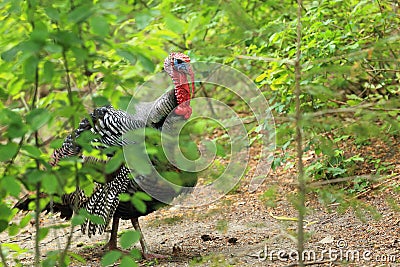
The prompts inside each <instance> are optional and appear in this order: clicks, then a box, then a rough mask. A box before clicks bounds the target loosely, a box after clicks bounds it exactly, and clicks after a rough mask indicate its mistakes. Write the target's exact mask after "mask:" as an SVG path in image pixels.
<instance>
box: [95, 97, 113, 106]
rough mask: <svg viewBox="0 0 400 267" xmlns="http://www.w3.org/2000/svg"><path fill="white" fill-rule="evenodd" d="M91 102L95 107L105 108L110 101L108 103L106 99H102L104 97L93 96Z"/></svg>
mask: <svg viewBox="0 0 400 267" xmlns="http://www.w3.org/2000/svg"><path fill="white" fill-rule="evenodd" d="M92 100H93V103H94V104H95V105H96V106H97V107H102V106H107V105H109V104H110V101H108V98H107V97H104V96H95V97H93V98H92Z"/></svg>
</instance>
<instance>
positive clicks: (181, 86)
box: [172, 71, 194, 119]
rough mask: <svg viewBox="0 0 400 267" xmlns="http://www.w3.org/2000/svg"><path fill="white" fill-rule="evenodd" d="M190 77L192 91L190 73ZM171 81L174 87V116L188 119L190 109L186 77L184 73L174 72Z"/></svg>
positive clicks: (190, 112)
mask: <svg viewBox="0 0 400 267" xmlns="http://www.w3.org/2000/svg"><path fill="white" fill-rule="evenodd" d="M190 75H191V79H192V87H193V88H192V91H194V84H193V83H194V81H193V74H192V73H191V74H190ZM172 80H173V83H174V86H175V89H174V92H175V97H176V101H177V107H176V109H175V114H177V115H180V116H183V117H184V118H185V119H188V118H189V117H190V115H192V108H191V107H190V98H191V92H190V87H189V82H188V79H187V76H186V74H184V73H181V72H177V71H174V73H173V74H172ZM192 93H193V92H192Z"/></svg>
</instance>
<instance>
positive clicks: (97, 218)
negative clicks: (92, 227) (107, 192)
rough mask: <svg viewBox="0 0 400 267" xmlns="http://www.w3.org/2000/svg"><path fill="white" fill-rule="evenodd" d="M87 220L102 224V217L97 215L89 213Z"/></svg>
mask: <svg viewBox="0 0 400 267" xmlns="http://www.w3.org/2000/svg"><path fill="white" fill-rule="evenodd" d="M89 220H90V221H91V222H93V223H95V224H104V223H105V222H104V219H103V218H102V217H100V216H98V215H92V214H89Z"/></svg>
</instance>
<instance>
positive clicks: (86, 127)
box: [15, 53, 197, 258]
mask: <svg viewBox="0 0 400 267" xmlns="http://www.w3.org/2000/svg"><path fill="white" fill-rule="evenodd" d="M164 69H165V71H166V72H167V73H168V75H169V76H170V77H171V78H172V81H173V84H174V88H173V89H172V90H170V91H167V92H166V93H164V94H163V95H161V96H160V97H159V98H158V99H156V100H155V101H153V102H145V103H138V104H136V105H135V112H133V113H132V114H131V113H127V112H124V111H121V110H116V109H114V108H113V107H112V106H104V107H100V108H96V109H95V110H94V111H93V112H92V113H91V114H90V118H89V119H88V118H85V119H83V120H82V121H81V122H80V124H79V127H78V128H77V129H76V130H75V131H73V133H71V134H70V135H68V136H67V137H66V139H65V141H64V143H63V145H62V146H61V148H59V149H56V150H55V151H54V152H53V154H52V160H51V162H50V164H51V165H52V166H56V165H57V164H58V162H59V161H60V160H61V159H63V158H66V157H71V156H79V155H81V152H82V148H81V147H80V146H79V145H78V144H77V143H76V142H75V140H76V139H77V138H78V137H79V136H80V135H81V134H82V133H83V132H85V131H91V132H93V133H95V134H96V135H97V136H98V137H97V140H96V141H97V142H98V143H100V144H101V145H102V146H106V147H124V146H129V145H135V144H134V142H132V141H131V140H129V139H126V138H124V135H125V134H126V133H128V132H130V131H132V130H137V129H142V128H145V127H148V128H153V129H156V130H159V131H167V132H168V131H169V130H171V129H173V128H174V125H175V124H178V123H179V122H184V121H185V120H186V119H188V118H189V117H190V115H191V112H192V110H191V107H190V102H189V101H190V98H191V97H192V94H193V91H194V75H193V72H192V69H191V66H190V59H189V57H188V56H186V55H184V54H182V53H171V54H170V55H169V56H168V58H167V59H166V60H165V61H164ZM187 76H190V78H191V80H192V84H191V85H192V88H191V89H190V86H189V82H188V79H187ZM83 162H84V164H93V165H96V164H98V165H104V164H105V163H107V161H101V160H98V159H96V158H92V157H87V158H84V160H83ZM150 163H151V164H152V165H153V166H154V169H156V170H158V169H162V170H164V171H165V170H166V171H169V172H175V173H176V174H178V176H180V177H182V178H181V179H180V180H181V184H180V185H182V186H184V187H183V188H191V187H194V186H195V185H196V183H197V177H196V174H195V173H189V172H184V171H181V170H179V169H178V168H176V167H174V166H173V165H172V164H165V163H164V162H162V163H161V162H160V161H159V159H158V158H157V157H154V156H153V157H150ZM130 175H131V170H130V169H129V168H128V165H126V164H122V165H121V166H120V167H119V168H117V170H116V171H114V172H113V173H110V174H107V175H105V182H104V183H98V184H96V187H95V189H94V191H93V193H92V194H91V195H90V196H85V194H84V193H83V191H82V190H81V189H80V188H77V190H76V191H75V192H73V193H71V194H65V195H62V196H61V203H53V205H52V206H50V204H49V205H47V207H46V208H45V210H47V211H53V212H60V213H61V216H60V217H61V218H66V219H69V218H71V216H72V214H73V212H77V211H78V210H79V209H80V208H84V209H86V210H87V212H88V213H89V214H92V215H98V216H100V217H101V218H102V219H103V220H104V222H105V223H104V224H96V223H94V222H91V221H89V220H86V221H85V223H84V224H83V225H82V231H83V232H84V233H85V232H87V234H88V235H89V237H90V236H91V235H95V234H102V233H103V232H104V230H105V228H106V226H107V225H108V224H109V222H110V220H111V218H113V223H112V229H111V237H110V240H109V242H108V247H109V248H110V249H115V248H117V232H118V224H119V220H120V219H124V220H131V221H132V224H133V226H134V228H135V229H136V230H138V231H139V232H140V233H141V230H140V226H139V221H138V218H139V217H140V216H143V215H146V214H149V213H151V212H153V211H155V210H157V209H159V208H160V207H162V206H164V205H165V203H164V201H160V200H158V199H156V198H154V197H153V198H152V199H151V200H149V201H146V202H145V204H146V211H145V212H144V213H143V212H141V211H139V210H137V209H136V208H135V206H134V205H133V204H132V202H131V201H125V202H122V201H120V200H119V195H120V194H121V193H128V194H130V195H134V194H135V193H136V192H139V191H140V192H143V191H144V192H149V191H148V190H150V191H151V192H158V193H160V194H161V195H166V196H167V200H168V201H171V200H172V199H173V198H174V197H176V196H178V195H179V194H181V193H183V192H184V191H187V190H185V189H183V190H182V189H179V190H177V189H176V188H175V187H170V186H168V183H164V184H162V185H160V183H159V182H158V180H157V179H158V178H157V177H155V176H156V175H154V173H151V174H146V175H142V174H135V177H133V178H134V179H132V178H131V177H130ZM158 193H157V194H158ZM30 201H32V198H29V197H27V196H26V197H24V198H23V199H21V200H20V201H19V202H18V203H17V204H16V205H15V207H17V208H19V209H22V210H27V209H28V204H29V202H30ZM140 244H141V247H142V253H143V256H144V257H145V258H153V257H154V255H156V254H150V253H148V249H147V246H146V244H145V241H144V238H143V235H142V234H141V238H140ZM155 257H157V255H156V256H155Z"/></svg>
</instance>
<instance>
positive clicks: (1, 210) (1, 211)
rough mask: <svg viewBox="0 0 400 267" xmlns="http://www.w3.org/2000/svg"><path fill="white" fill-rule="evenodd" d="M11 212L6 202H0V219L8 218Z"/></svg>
mask: <svg viewBox="0 0 400 267" xmlns="http://www.w3.org/2000/svg"><path fill="white" fill-rule="evenodd" d="M11 214H12V212H11V209H10V208H9V207H8V206H7V205H6V204H4V203H0V219H6V220H8V219H9V217H10V216H11Z"/></svg>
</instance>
